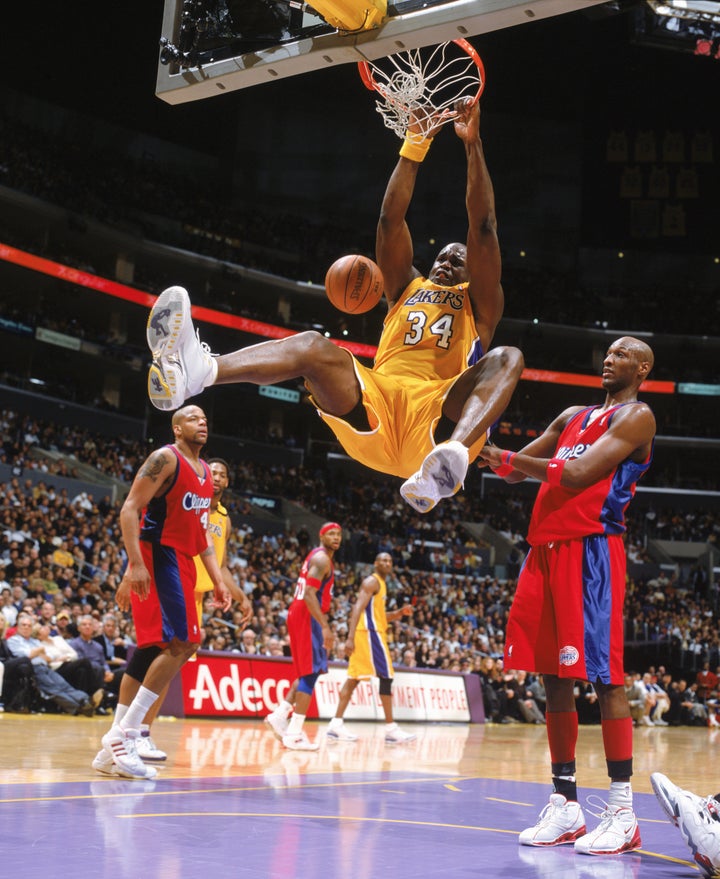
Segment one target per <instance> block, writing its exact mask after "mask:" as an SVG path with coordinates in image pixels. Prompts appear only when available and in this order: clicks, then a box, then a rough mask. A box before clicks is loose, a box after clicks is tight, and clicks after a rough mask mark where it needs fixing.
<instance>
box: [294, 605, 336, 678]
mask: <svg viewBox="0 0 720 879" xmlns="http://www.w3.org/2000/svg"><path fill="white" fill-rule="evenodd" d="M287 627H288V635H289V636H290V652H291V653H292V659H293V666H294V669H295V676H296V677H298V678H302V677H305V675H310V674H325V672H327V670H328V656H327V651H326V650H325V647H324V646H323V638H322V626H321V625H320V623H319V622H318V621H317V620H316V619H314V618H313V617H312V616H311V615H310V612H309V611H308V609H307V607H306V606H305V602H304V601H301V600H299V599H297V598H296V599H295V601H293V603H292V604H291V605H290V610H289V611H288V615H287Z"/></svg>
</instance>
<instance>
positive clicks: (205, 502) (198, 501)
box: [182, 491, 212, 512]
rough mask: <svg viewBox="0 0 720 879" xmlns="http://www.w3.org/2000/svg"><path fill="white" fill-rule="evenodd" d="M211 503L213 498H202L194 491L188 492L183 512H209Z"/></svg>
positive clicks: (183, 503)
mask: <svg viewBox="0 0 720 879" xmlns="http://www.w3.org/2000/svg"><path fill="white" fill-rule="evenodd" d="M211 501H212V498H209V497H200V495H197V494H195V492H194V491H186V492H185V494H184V495H183V499H182V505H183V510H188V511H192V510H195V511H196V512H197V511H199V510H209V509H210V502H211Z"/></svg>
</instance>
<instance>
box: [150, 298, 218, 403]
mask: <svg viewBox="0 0 720 879" xmlns="http://www.w3.org/2000/svg"><path fill="white" fill-rule="evenodd" d="M146 336H147V343H148V347H149V348H150V351H151V353H152V356H153V363H152V366H151V367H150V370H149V372H148V396H149V397H150V402H151V403H152V404H153V406H155V408H157V409H164V410H170V409H178V408H179V407H180V406H182V404H183V403H184V402H185V400H187V399H188V397H194V396H195V395H196V394H199V393H201V391H202V390H203V389H204V388H206V387H207V386H208V385H211V384H212V383H213V382H214V381H215V378H216V377H217V362H216V360H215V358H214V357H213V355H212V354H211V353H210V348H209V346H208V345H207V344H206V343H205V342H201V341H200V338H199V336H198V334H197V332H196V330H195V327H194V326H193V322H192V316H191V305H190V297H189V296H188V293H187V290H185V288H184V287H168V288H167V290H163V292H162V293H161V294H160V295H159V296H158V298H157V300H156V302H155V304H154V305H153V307H152V309H151V311H150V315H149V317H148V322H147V329H146Z"/></svg>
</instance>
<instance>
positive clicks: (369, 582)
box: [326, 552, 417, 743]
mask: <svg viewBox="0 0 720 879" xmlns="http://www.w3.org/2000/svg"><path fill="white" fill-rule="evenodd" d="M392 569H393V561H392V557H391V556H390V554H389V553H387V552H381V553H379V554H378V555H377V557H376V558H375V565H374V568H373V572H372V574H370V575H369V576H368V577H365V579H364V580H363V581H362V583H361V584H360V592H359V593H358V597H357V599H356V601H355V604H354V605H353V609H352V611H351V612H350V620H349V622H348V634H347V638H346V640H345V652H346V654H347V655H349V657H350V661H349V663H348V676H347V680H346V681H345V683H344V684H343V688H342V690H340V698H339V700H338V707H337V711H336V712H335V717H333V719H332V720H331V721H330V724H329V725H328V728H327V733H326V735H327V737H328V738H329V739H340V740H342V741H348V742H354V741H355V740H356V739H357V736H356V735H355V734H354V733H351V732H349V731H348V730H346V729H345V724H344V721H343V715H344V714H345V709H346V708H347V707H348V705H349V704H350V699H351V698H352V694H353V693H354V692H355V688H356V687H357V685H358V684H359V683H360V681H366V680H369V679H370V678H373V677H375V678H378V681H379V690H380V703H381V704H382V707H383V714H384V715H385V741H386V742H391V743H398V742H412V741H414V740H415V739H416V738H417V736H416V735H415V734H414V733H406V732H403V730H401V729H400V727H399V726H398V725H397V724H396V723H395V721H394V720H393V710H392V681H393V677H394V671H393V664H392V658H391V656H390V649H389V647H388V638H387V627H388V622H392V621H393V620H398V619H400V618H401V617H403V616H409V615H410V614H411V613H412V608H411V607H410V606H409V605H408V606H406V607H402V608H400V609H399V610H393V611H390V612H389V613H388V612H387V611H386V610H385V603H386V601H387V578H388V577H389V576H390V574H392Z"/></svg>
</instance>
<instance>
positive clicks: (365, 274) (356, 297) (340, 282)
mask: <svg viewBox="0 0 720 879" xmlns="http://www.w3.org/2000/svg"><path fill="white" fill-rule="evenodd" d="M384 289H385V282H384V281H383V276H382V272H381V271H380V269H379V268H378V266H377V265H376V264H375V263H374V262H373V261H372V260H371V259H368V258H367V257H366V256H360V255H359V254H357V253H353V254H350V256H341V257H340V259H336V260H335V262H334V263H333V264H332V265H331V266H330V268H329V269H328V270H327V274H326V275H325V292H326V293H327V297H328V299H329V300H330V302H332V304H333V305H334V306H335V308H339V309H340V311H344V312H346V313H347V314H363V312H365V311H370V309H371V308H374V307H375V306H376V305H377V304H378V302H379V301H380V300H381V299H382V295H383V291H384Z"/></svg>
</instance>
